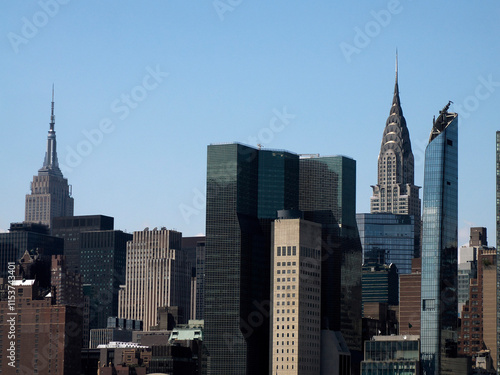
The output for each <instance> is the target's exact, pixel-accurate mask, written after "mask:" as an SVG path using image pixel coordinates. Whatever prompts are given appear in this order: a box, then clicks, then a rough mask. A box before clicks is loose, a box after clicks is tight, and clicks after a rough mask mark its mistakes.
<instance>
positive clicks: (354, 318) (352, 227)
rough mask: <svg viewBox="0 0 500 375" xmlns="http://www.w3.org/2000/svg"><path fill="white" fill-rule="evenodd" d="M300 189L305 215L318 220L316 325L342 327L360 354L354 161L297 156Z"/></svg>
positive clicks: (359, 294)
mask: <svg viewBox="0 0 500 375" xmlns="http://www.w3.org/2000/svg"><path fill="white" fill-rule="evenodd" d="M299 192H300V203H299V209H300V210H301V211H303V212H304V219H306V220H309V221H313V222H316V223H320V224H322V265H321V269H322V273H321V301H322V303H321V328H322V329H325V330H333V331H341V332H342V335H343V336H344V339H345V341H346V343H347V345H348V346H349V349H350V350H351V351H353V352H358V353H359V354H361V351H362V340H361V331H362V326H361V296H362V293H361V261H362V252H361V243H360V241H359V234H358V229H357V225H356V161H355V160H353V159H350V158H347V157H344V156H329V157H317V158H304V159H301V160H300V191H299ZM353 362H354V363H355V362H356V353H353Z"/></svg>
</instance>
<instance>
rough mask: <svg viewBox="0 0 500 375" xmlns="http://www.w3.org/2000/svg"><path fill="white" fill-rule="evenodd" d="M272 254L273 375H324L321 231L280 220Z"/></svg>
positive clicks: (296, 221)
mask: <svg viewBox="0 0 500 375" xmlns="http://www.w3.org/2000/svg"><path fill="white" fill-rule="evenodd" d="M272 251H273V254H272V262H271V269H272V271H271V272H272V278H271V280H272V281H271V325H272V329H271V332H272V334H271V354H270V355H271V361H270V362H271V372H270V373H272V374H273V375H292V374H304V375H305V374H319V372H320V355H321V348H320V343H321V325H320V313H321V225H320V224H317V223H312V222H309V221H305V220H303V219H278V220H275V221H274V224H273V233H272Z"/></svg>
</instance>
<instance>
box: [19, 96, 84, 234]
mask: <svg viewBox="0 0 500 375" xmlns="http://www.w3.org/2000/svg"><path fill="white" fill-rule="evenodd" d="M54 125H55V115H54V88H52V111H51V116H50V128H49V134H48V136H47V152H46V153H45V159H44V161H43V166H42V168H40V169H39V170H38V175H37V176H33V182H32V183H31V194H27V195H26V206H25V216H24V217H25V218H24V221H25V222H30V223H41V224H45V225H47V226H49V227H50V226H51V222H52V218H54V217H59V216H73V205H74V202H73V197H71V186H70V185H69V184H68V180H67V179H66V178H64V177H63V174H62V172H61V170H60V169H59V163H58V161H57V151H56V132H55V130H54Z"/></svg>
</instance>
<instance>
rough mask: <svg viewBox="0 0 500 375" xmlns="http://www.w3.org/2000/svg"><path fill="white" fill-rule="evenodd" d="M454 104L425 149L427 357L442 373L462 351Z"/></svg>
mask: <svg viewBox="0 0 500 375" xmlns="http://www.w3.org/2000/svg"><path fill="white" fill-rule="evenodd" d="M448 108H449V104H448V105H447V106H445V107H444V108H443V110H441V111H440V112H439V116H438V118H437V119H435V120H434V121H433V127H432V131H431V135H430V139H429V144H428V145H427V148H426V150H425V169H424V199H423V201H424V204H423V237H422V305H421V331H420V332H421V354H422V355H421V360H422V369H423V373H424V374H425V375H431V374H441V373H442V371H444V370H445V369H446V366H448V365H449V364H450V363H451V362H452V360H451V361H450V360H449V359H448V358H453V357H456V352H457V332H456V329H457V323H458V320H457V241H458V239H457V237H458V231H457V226H458V117H457V114H456V113H451V112H448Z"/></svg>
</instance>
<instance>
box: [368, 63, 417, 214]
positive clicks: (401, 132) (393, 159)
mask: <svg viewBox="0 0 500 375" xmlns="http://www.w3.org/2000/svg"><path fill="white" fill-rule="evenodd" d="M413 164H414V160H413V153H412V151H411V143H410V134H409V132H408V128H407V127H406V120H405V118H404V116H403V110H402V109H401V102H400V99H399V86H398V61H397V55H396V84H395V86H394V97H393V99H392V106H391V110H390V113H389V117H388V118H387V121H386V124H385V129H384V133H383V136H382V145H381V147H380V154H379V156H378V183H377V185H375V186H372V188H373V196H372V197H371V198H370V212H371V213H383V212H388V213H393V214H403V215H414V216H415V218H418V219H420V210H421V208H420V198H419V189H420V187H418V186H415V185H414V165H413Z"/></svg>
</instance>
